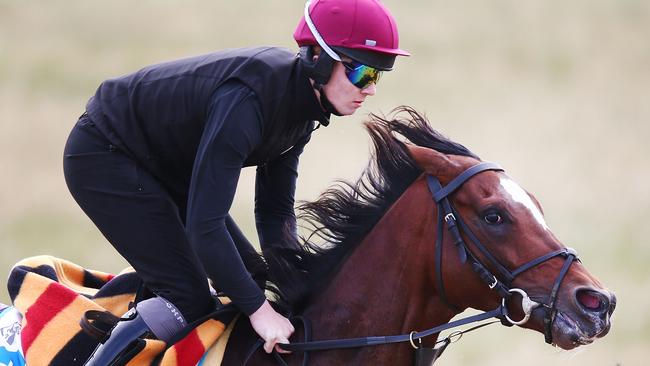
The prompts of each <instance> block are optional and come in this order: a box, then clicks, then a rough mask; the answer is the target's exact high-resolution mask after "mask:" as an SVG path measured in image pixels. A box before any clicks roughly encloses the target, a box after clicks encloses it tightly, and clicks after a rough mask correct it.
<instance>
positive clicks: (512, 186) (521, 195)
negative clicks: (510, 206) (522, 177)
mask: <svg viewBox="0 0 650 366" xmlns="http://www.w3.org/2000/svg"><path fill="white" fill-rule="evenodd" d="M499 183H500V184H501V187H503V189H504V190H505V191H506V192H508V194H509V195H510V197H512V199H513V200H514V201H515V202H519V203H521V204H522V205H524V206H525V207H526V208H528V210H530V212H531V214H532V215H533V217H534V218H535V220H537V222H538V223H539V224H540V225H542V227H543V228H544V229H545V230H550V229H549V227H548V225H547V224H546V220H544V216H543V215H542V212H541V211H540V210H539V207H537V205H535V203H534V202H533V200H532V199H531V198H530V196H529V195H528V193H526V191H524V189H523V188H521V186H520V185H519V184H517V182H515V181H514V180H512V179H510V178H504V177H501V178H500V179H499Z"/></svg>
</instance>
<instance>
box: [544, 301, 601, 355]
mask: <svg viewBox="0 0 650 366" xmlns="http://www.w3.org/2000/svg"><path fill="white" fill-rule="evenodd" d="M589 320H590V321H588V322H578V321H576V320H575V319H574V318H572V317H571V315H569V314H568V313H566V312H561V311H558V313H557V316H556V317H555V322H554V324H553V345H554V346H557V347H560V348H562V349H565V350H570V349H574V348H576V347H579V346H584V345H587V344H591V343H592V342H593V341H595V340H596V339H597V338H600V337H603V336H604V335H605V334H607V332H609V328H610V322H609V320H608V319H607V320H605V321H603V320H600V319H589Z"/></svg>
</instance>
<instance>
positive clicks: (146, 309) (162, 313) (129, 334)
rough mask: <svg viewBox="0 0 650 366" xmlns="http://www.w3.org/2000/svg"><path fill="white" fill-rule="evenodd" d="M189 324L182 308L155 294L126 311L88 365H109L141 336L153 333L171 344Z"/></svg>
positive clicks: (118, 359)
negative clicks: (171, 340) (176, 335)
mask: <svg viewBox="0 0 650 366" xmlns="http://www.w3.org/2000/svg"><path fill="white" fill-rule="evenodd" d="M186 326H187V322H186V321H185V318H183V316H182V315H181V313H180V311H178V309H177V308H176V306H174V305H173V304H172V303H170V302H169V301H167V300H165V299H164V298H162V297H154V298H151V299H148V300H144V301H142V302H140V303H138V304H137V305H136V306H135V307H133V308H132V309H131V310H129V311H128V312H127V313H126V314H124V315H123V316H122V318H121V320H120V321H119V322H118V323H117V324H116V325H115V327H114V328H113V329H112V330H111V331H110V334H109V335H108V338H107V339H106V340H105V341H104V342H102V343H100V344H99V345H98V346H97V348H95V351H94V352H93V354H92V355H91V356H90V358H89V359H88V361H86V364H85V365H86V366H109V365H113V364H114V363H116V362H117V361H120V363H126V362H123V361H128V360H123V359H121V358H122V356H123V355H125V354H126V353H128V351H129V350H131V348H132V347H133V346H134V345H135V344H136V343H135V342H137V340H138V339H142V338H146V337H147V336H148V335H153V336H154V337H155V338H157V339H160V340H162V341H164V342H165V343H168V342H169V340H170V339H171V338H172V337H173V336H174V335H175V334H177V333H178V332H179V331H181V330H182V329H184V328H185V327H186Z"/></svg>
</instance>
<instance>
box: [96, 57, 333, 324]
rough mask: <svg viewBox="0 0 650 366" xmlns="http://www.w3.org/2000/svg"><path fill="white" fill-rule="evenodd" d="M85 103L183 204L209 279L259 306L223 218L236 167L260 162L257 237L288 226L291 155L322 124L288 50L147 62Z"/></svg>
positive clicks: (251, 307) (246, 307)
mask: <svg viewBox="0 0 650 366" xmlns="http://www.w3.org/2000/svg"><path fill="white" fill-rule="evenodd" d="M86 108H87V111H88V113H89V115H90V117H91V118H92V119H93V120H94V121H95V123H96V125H97V127H98V128H99V129H100V130H101V131H102V132H103V133H104V134H105V135H106V136H107V137H108V138H109V140H111V141H112V142H113V143H114V144H116V145H117V146H119V147H121V148H122V149H123V150H124V151H125V152H126V153H127V154H130V155H131V156H132V157H133V158H134V159H135V160H137V161H138V162H140V163H141V164H142V165H143V166H144V167H145V168H146V169H147V170H148V171H150V172H151V173H152V174H153V175H154V176H155V177H157V178H158V179H159V181H160V182H161V184H162V185H163V186H165V187H166V188H167V189H168V191H169V192H170V194H171V195H172V196H173V197H175V200H176V202H177V204H178V205H179V210H180V212H181V215H182V214H183V212H186V215H185V224H186V235H187V237H188V239H189V241H190V243H191V245H192V247H193V249H194V250H195V251H196V253H197V255H198V256H199V258H200V259H201V261H202V263H203V267H204V268H205V271H206V273H207V275H208V277H209V278H210V279H212V281H213V282H214V283H215V284H216V285H217V286H218V287H219V288H220V289H221V290H223V291H224V292H225V293H226V294H227V295H228V296H230V297H231V299H232V300H233V302H234V303H235V304H236V305H237V306H238V307H239V308H240V309H241V310H242V311H244V312H245V313H246V314H249V315H250V314H252V313H253V312H254V311H255V310H257V309H258V308H259V306H261V304H262V303H263V301H264V294H263V292H262V290H260V289H259V288H258V286H257V285H256V284H255V282H254V281H253V280H252V278H251V276H250V274H248V272H247V271H246V269H245V267H244V265H243V263H242V260H241V258H240V256H239V255H238V253H237V250H236V248H235V245H234V243H233V240H232V238H231V237H230V235H229V233H228V231H227V229H226V225H225V218H226V216H227V215H228V211H229V209H230V206H231V204H232V200H233V197H234V194H235V189H236V186H237V182H238V179H239V174H240V171H241V169H242V168H243V167H245V166H257V167H258V168H257V176H256V193H255V216H256V225H257V229H258V235H259V238H260V242H261V244H262V245H263V246H265V245H271V244H274V243H280V242H281V241H282V240H283V239H282V237H283V232H284V227H286V226H287V225H289V227H291V226H293V227H294V228H295V216H294V212H293V205H294V194H295V188H296V178H297V175H298V173H297V167H298V157H299V156H300V154H301V153H302V151H303V148H304V146H305V144H306V143H307V142H308V141H309V139H310V137H311V132H312V130H313V128H314V125H315V121H319V122H320V123H322V124H324V125H327V123H328V122H329V121H328V117H329V116H328V115H327V114H325V113H324V112H323V110H322V108H321V106H320V103H319V102H318V100H317V98H316V96H315V94H314V90H313V88H312V86H311V83H310V80H309V78H308V77H307V76H306V74H305V73H304V71H303V70H302V66H301V64H300V63H299V61H298V60H297V59H296V57H295V54H294V53H291V52H290V51H288V50H284V49H279V48H273V47H270V48H269V47H266V48H255V49H239V50H227V51H220V52H215V53H212V54H208V55H203V56H197V57H193V58H188V59H183V60H177V61H172V62H168V63H163V64H159V65H153V66H149V67H146V68H144V69H142V70H140V71H138V72H136V73H133V74H129V75H126V76H123V77H119V78H116V79H111V80H107V81H105V82H104V83H103V84H102V85H101V86H100V87H99V89H98V91H97V93H96V94H95V96H94V97H93V98H91V100H90V101H89V102H88V105H87V107H86Z"/></svg>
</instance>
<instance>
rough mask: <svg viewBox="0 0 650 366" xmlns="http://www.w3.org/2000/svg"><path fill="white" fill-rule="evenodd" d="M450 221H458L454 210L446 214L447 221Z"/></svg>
mask: <svg viewBox="0 0 650 366" xmlns="http://www.w3.org/2000/svg"><path fill="white" fill-rule="evenodd" d="M450 221H456V216H454V214H453V213H452V212H450V213H448V214H446V215H445V222H446V223H447V224H449V222H450Z"/></svg>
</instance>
